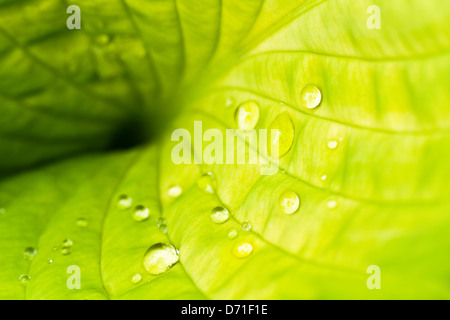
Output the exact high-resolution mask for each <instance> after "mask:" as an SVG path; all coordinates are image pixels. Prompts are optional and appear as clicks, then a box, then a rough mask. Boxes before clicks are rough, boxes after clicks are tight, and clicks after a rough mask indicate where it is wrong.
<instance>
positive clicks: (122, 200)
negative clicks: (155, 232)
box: [117, 194, 133, 210]
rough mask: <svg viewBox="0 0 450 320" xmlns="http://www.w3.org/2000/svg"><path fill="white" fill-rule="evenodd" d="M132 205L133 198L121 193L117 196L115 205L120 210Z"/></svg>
mask: <svg viewBox="0 0 450 320" xmlns="http://www.w3.org/2000/svg"><path fill="white" fill-rule="evenodd" d="M132 205H133V199H132V198H131V197H129V196H127V195H126V194H122V195H120V196H119V200H118V201H117V207H118V208H119V209H120V210H126V209H129V208H131V206H132Z"/></svg>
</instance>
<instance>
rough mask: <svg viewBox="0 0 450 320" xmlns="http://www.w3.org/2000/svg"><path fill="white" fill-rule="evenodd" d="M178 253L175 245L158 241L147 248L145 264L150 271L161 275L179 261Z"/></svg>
mask: <svg viewBox="0 0 450 320" xmlns="http://www.w3.org/2000/svg"><path fill="white" fill-rule="evenodd" d="M178 254H179V253H178V250H177V249H176V248H175V247H174V246H172V245H170V244H167V243H157V244H155V245H153V246H151V247H150V248H149V249H148V250H147V252H146V253H145V255H144V261H143V264H144V267H145V269H146V270H147V271H148V272H149V273H151V274H153V275H159V274H162V273H164V272H166V271H167V270H169V269H170V268H172V267H173V266H174V265H175V264H176V263H177V262H178V259H179V257H178Z"/></svg>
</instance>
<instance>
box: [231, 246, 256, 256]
mask: <svg viewBox="0 0 450 320" xmlns="http://www.w3.org/2000/svg"><path fill="white" fill-rule="evenodd" d="M252 252H253V246H252V244H251V243H250V242H239V243H237V244H236V245H235V246H234V248H233V255H234V256H235V257H237V258H247V257H248V256H249V255H250V254H251V253H252Z"/></svg>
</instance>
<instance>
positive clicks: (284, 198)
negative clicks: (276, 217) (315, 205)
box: [279, 191, 300, 214]
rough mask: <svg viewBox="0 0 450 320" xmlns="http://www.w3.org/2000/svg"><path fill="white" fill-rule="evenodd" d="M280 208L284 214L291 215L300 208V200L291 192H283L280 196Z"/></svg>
mask: <svg viewBox="0 0 450 320" xmlns="http://www.w3.org/2000/svg"><path fill="white" fill-rule="evenodd" d="M279 203H280V208H281V211H282V212H283V213H285V214H293V213H295V212H297V211H298V208H299V207H300V199H299V197H298V195H297V194H296V193H295V192H293V191H285V192H283V193H282V194H281V196H280V202H279Z"/></svg>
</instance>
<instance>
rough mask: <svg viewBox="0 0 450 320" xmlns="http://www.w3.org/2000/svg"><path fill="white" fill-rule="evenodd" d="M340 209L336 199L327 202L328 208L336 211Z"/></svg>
mask: <svg viewBox="0 0 450 320" xmlns="http://www.w3.org/2000/svg"><path fill="white" fill-rule="evenodd" d="M337 207H338V202H337V201H336V200H334V199H330V200H328V202H327V208H328V209H330V210H333V209H336V208H337Z"/></svg>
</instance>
